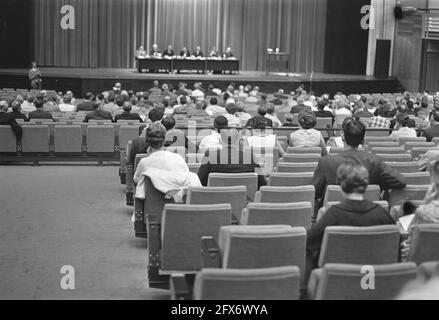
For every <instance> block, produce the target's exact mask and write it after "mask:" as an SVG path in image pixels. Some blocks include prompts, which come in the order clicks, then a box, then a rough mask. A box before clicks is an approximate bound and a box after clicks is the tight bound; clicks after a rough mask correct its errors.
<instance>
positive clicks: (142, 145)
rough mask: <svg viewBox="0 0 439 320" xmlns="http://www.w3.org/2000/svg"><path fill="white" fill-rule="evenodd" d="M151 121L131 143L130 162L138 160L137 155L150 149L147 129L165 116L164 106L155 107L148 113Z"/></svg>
mask: <svg viewBox="0 0 439 320" xmlns="http://www.w3.org/2000/svg"><path fill="white" fill-rule="evenodd" d="M148 118H149V122H148V123H147V127H146V128H145V129H143V131H142V133H141V135H140V136H139V137H137V138H135V139H133V140H132V144H131V151H130V155H129V158H128V163H130V164H134V161H135V160H136V155H137V154H141V153H146V152H147V150H148V144H147V141H146V139H145V137H146V130H147V129H148V127H149V126H150V125H151V124H153V123H155V122H157V121H161V120H162V118H163V109H162V108H153V109H152V110H151V111H150V112H149V113H148Z"/></svg>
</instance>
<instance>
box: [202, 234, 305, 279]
mask: <svg viewBox="0 0 439 320" xmlns="http://www.w3.org/2000/svg"><path fill="white" fill-rule="evenodd" d="M305 251H306V230H305V228H303V227H291V226H287V225H266V226H224V227H221V228H220V229H219V239H218V242H216V241H215V240H214V239H213V237H203V238H202V255H203V261H204V267H207V268H223V269H229V268H231V269H250V268H271V267H282V266H297V267H299V269H300V273H301V278H303V274H304V269H305Z"/></svg>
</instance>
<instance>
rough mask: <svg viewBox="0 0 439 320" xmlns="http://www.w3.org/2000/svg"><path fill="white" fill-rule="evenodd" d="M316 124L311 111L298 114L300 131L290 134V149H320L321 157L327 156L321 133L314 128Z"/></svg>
mask: <svg viewBox="0 0 439 320" xmlns="http://www.w3.org/2000/svg"><path fill="white" fill-rule="evenodd" d="M316 124H317V117H316V115H315V114H314V112H312V111H311V110H304V111H302V112H300V113H299V126H300V129H299V130H296V131H294V132H292V133H291V135H290V145H291V147H320V148H321V149H322V155H324V156H325V155H326V154H327V149H326V144H325V139H324V138H323V136H322V133H321V132H320V131H318V130H316V129H314V127H315V126H316Z"/></svg>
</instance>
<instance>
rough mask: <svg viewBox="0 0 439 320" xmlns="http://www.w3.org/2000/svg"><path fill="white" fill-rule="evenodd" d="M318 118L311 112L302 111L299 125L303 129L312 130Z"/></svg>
mask: <svg viewBox="0 0 439 320" xmlns="http://www.w3.org/2000/svg"><path fill="white" fill-rule="evenodd" d="M316 123H317V117H316V115H315V113H314V112H312V111H310V110H302V111H300V113H299V124H300V126H301V127H302V128H303V129H312V128H314V127H315V126H316Z"/></svg>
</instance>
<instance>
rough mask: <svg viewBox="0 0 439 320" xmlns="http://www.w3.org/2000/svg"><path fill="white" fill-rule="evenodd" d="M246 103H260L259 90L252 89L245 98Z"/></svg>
mask: <svg viewBox="0 0 439 320" xmlns="http://www.w3.org/2000/svg"><path fill="white" fill-rule="evenodd" d="M245 102H246V103H258V98H257V92H256V91H250V92H249V94H248V97H247V98H245Z"/></svg>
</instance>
